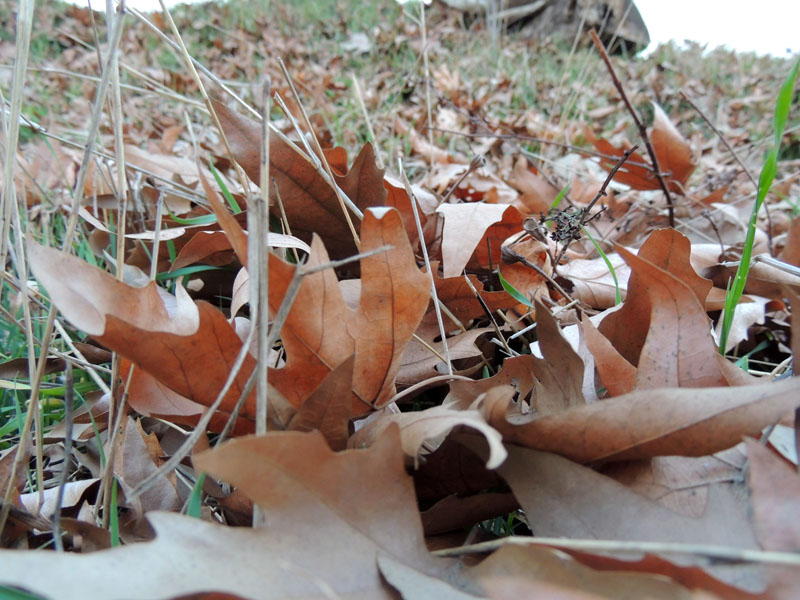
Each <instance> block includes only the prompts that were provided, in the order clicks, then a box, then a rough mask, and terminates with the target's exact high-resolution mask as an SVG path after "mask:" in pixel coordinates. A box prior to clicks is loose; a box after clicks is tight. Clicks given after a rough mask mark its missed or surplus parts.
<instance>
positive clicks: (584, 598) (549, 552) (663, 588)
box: [469, 544, 709, 600]
mask: <svg viewBox="0 0 800 600" xmlns="http://www.w3.org/2000/svg"><path fill="white" fill-rule="evenodd" d="M469 574H470V575H471V576H472V577H473V578H474V579H475V580H477V581H478V583H480V584H481V585H482V587H483V589H484V590H485V593H486V594H487V596H488V597H489V598H492V599H494V598H497V599H498V600H515V599H518V598H546V599H548V600H603V599H608V600H617V599H619V598H627V599H633V598H653V599H659V600H679V599H683V600H686V599H691V598H695V600H703V599H704V598H705V599H708V598H709V597H708V595H705V596H694V595H692V594H691V593H690V592H689V591H688V590H687V589H686V588H684V587H683V586H681V585H679V584H678V583H676V582H674V581H671V580H669V579H667V578H666V577H661V576H658V575H651V574H649V573H641V572H640V573H636V572H634V573H630V572H625V571H619V572H616V571H599V570H595V569H592V568H590V567H587V566H584V565H582V564H581V563H580V562H578V561H576V560H573V559H572V558H571V557H569V556H568V555H566V554H563V553H562V552H561V551H560V550H555V549H552V548H546V547H542V546H537V545H533V544H528V545H521V544H513V545H512V544H507V545H505V546H502V547H501V548H500V549H499V550H497V552H495V553H493V554H492V555H491V556H489V557H488V558H486V559H485V560H483V562H481V563H480V564H479V565H477V566H475V567H472V568H471V569H469Z"/></svg>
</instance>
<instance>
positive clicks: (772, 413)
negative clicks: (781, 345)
mask: <svg viewBox="0 0 800 600" xmlns="http://www.w3.org/2000/svg"><path fill="white" fill-rule="evenodd" d="M510 392H513V390H509V389H508V388H503V387H497V388H495V389H494V390H490V391H489V392H488V393H487V394H486V397H485V398H484V401H483V405H482V407H481V411H482V412H483V414H484V415H486V420H487V422H488V423H489V424H490V425H491V426H492V427H494V428H495V429H497V430H498V431H499V432H500V433H501V434H502V436H503V439H504V440H505V441H507V442H510V443H514V444H519V445H521V446H526V447H528V448H534V449H537V450H544V451H547V452H553V453H556V454H560V455H561V456H565V457H567V458H570V459H571V460H574V461H576V462H579V463H588V462H595V461H600V460H604V461H612V460H634V459H642V458H651V457H653V456H670V455H680V456H706V455H708V454H713V453H714V452H718V451H720V450H724V449H726V448H730V447H731V446H734V445H736V444H737V443H739V441H740V440H741V438H742V436H745V435H757V434H758V433H759V432H760V431H761V429H763V428H764V427H766V426H768V425H771V424H772V423H776V422H777V421H778V420H780V419H781V417H783V416H784V415H785V414H787V413H788V412H790V411H791V410H793V409H794V408H797V407H798V406H800V393H798V392H800V378H792V379H786V380H783V381H779V382H775V383H772V382H769V383H759V384H755V385H749V386H743V387H739V388H737V389H736V393H735V394H733V393H731V388H729V387H716V388H661V389H656V390H637V391H634V392H631V393H629V394H625V395H623V396H617V397H616V398H610V399H608V400H603V401H602V402H595V403H593V404H589V405H586V406H578V407H574V408H570V409H567V410H563V411H560V412H556V413H552V414H549V415H545V416H542V417H538V418H531V416H530V415H527V416H521V415H519V416H513V417H512V418H513V419H514V421H513V422H509V421H508V419H507V418H506V415H507V413H508V407H509V403H510V401H511V393H510Z"/></svg>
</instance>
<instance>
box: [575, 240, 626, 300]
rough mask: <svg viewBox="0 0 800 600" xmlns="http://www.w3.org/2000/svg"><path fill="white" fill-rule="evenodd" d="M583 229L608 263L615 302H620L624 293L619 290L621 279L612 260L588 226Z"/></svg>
mask: <svg viewBox="0 0 800 600" xmlns="http://www.w3.org/2000/svg"><path fill="white" fill-rule="evenodd" d="M581 231H583V233H584V235H585V236H586V237H587V238H589V241H590V242H592V245H593V246H594V248H595V250H597V253H598V254H599V255H600V256H601V257H602V258H603V262H605V263H606V267H608V272H609V273H611V279H613V280H614V304H615V305H617V304H619V303H620V302H622V294H620V291H619V281H618V280H617V272H616V271H615V270H614V265H612V264H611V260H610V259H609V258H608V256H607V255H606V253H605V252H603V249H602V248H601V247H600V244H598V243H597V242H596V241H595V239H594V238H593V237H592V234H591V233H589V232H588V231H587V229H586V227H584V226H582V225H581Z"/></svg>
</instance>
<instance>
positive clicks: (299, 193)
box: [213, 101, 386, 259]
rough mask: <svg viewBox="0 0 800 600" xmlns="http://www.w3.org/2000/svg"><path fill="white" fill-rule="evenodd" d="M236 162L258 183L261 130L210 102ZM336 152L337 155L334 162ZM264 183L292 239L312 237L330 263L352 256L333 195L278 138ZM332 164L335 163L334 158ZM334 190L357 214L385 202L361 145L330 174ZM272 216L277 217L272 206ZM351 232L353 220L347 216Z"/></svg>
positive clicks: (368, 152) (371, 158)
mask: <svg viewBox="0 0 800 600" xmlns="http://www.w3.org/2000/svg"><path fill="white" fill-rule="evenodd" d="M213 104H214V110H215V111H216V112H217V115H218V116H219V119H220V122H221V123H222V128H223V130H224V131H225V135H226V136H227V138H228V142H229V143H230V146H231V150H232V151H233V154H234V157H235V158H236V160H237V162H238V163H239V164H240V165H241V166H242V168H243V169H244V170H245V172H246V173H247V175H248V177H250V179H251V180H253V181H254V182H258V181H259V169H260V156H259V148H260V147H261V126H260V125H259V124H257V123H255V122H253V121H251V120H249V119H247V118H245V117H242V116H241V115H239V114H237V113H235V112H234V111H232V110H231V109H229V108H228V107H227V106H225V105H224V104H222V103H220V102H216V101H215V102H213ZM340 157H341V152H339V158H340ZM269 159H270V177H271V178H274V179H275V182H276V183H277V185H278V191H279V193H280V195H281V200H282V201H283V205H284V208H285V210H286V216H287V219H288V221H289V225H290V227H291V228H292V233H293V234H294V235H296V236H298V237H299V238H301V239H302V240H304V241H305V242H307V243H310V242H311V237H312V234H313V233H317V234H318V235H319V236H320V238H322V241H323V242H324V243H325V247H326V248H327V250H328V253H329V254H330V256H331V257H333V258H335V259H338V258H345V257H347V256H351V255H353V254H355V253H356V252H357V251H358V250H357V248H356V246H355V242H354V241H353V236H352V234H351V232H350V228H349V227H348V225H347V221H346V219H345V217H344V214H343V213H342V208H341V205H340V203H339V199H338V197H337V195H336V192H335V191H334V190H333V189H332V188H331V186H330V185H329V184H328V183H327V182H326V181H325V179H323V177H322V176H321V175H320V174H319V173H318V172H317V171H316V169H315V168H314V165H312V164H311V162H310V161H309V159H308V157H307V156H305V155H304V154H302V153H300V152H298V151H297V150H295V148H293V147H292V146H290V145H289V144H287V143H286V142H284V141H283V140H282V139H281V138H279V137H278V136H274V135H273V136H271V137H270V149H269ZM334 162H337V159H336V158H334ZM334 179H335V180H336V182H337V184H338V185H339V187H340V188H341V189H342V190H343V191H344V193H345V194H346V195H347V196H348V197H349V198H350V200H352V201H353V203H354V204H355V205H356V206H357V207H358V208H359V209H361V210H362V211H364V210H365V209H366V208H367V207H370V206H381V205H383V204H384V203H385V201H386V190H385V188H384V186H383V171H382V170H380V169H378V168H377V166H376V165H375V154H374V151H373V150H372V146H371V145H370V144H366V145H365V146H364V147H363V148H362V149H361V152H360V153H359V155H358V157H356V159H355V161H354V162H353V165H352V166H351V167H350V171H348V172H347V174H346V175H345V174H341V175H337V174H334ZM272 209H273V210H274V211H275V215H276V216H277V217H280V212H279V210H278V209H277V206H273V207H272ZM351 219H352V220H353V221H354V225H355V226H356V230H357V231H358V219H357V218H356V217H355V216H354V215H351Z"/></svg>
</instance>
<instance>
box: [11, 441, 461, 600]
mask: <svg viewBox="0 0 800 600" xmlns="http://www.w3.org/2000/svg"><path fill="white" fill-rule="evenodd" d="M254 457H259V460H253V458H254ZM195 461H196V465H197V467H198V468H199V469H202V470H204V471H206V472H209V473H211V474H212V475H214V476H217V477H222V478H223V479H225V480H226V481H228V482H230V483H232V484H234V485H236V486H237V487H238V488H239V489H241V490H243V491H245V492H246V493H247V494H248V495H249V496H250V497H252V498H253V499H254V500H255V502H256V503H258V504H259V506H260V507H261V508H262V511H263V513H264V515H265V518H266V522H267V526H266V527H263V528H260V529H251V528H245V527H225V526H222V525H219V524H215V523H208V522H205V521H202V520H200V519H195V518H191V517H186V516H182V515H177V514H173V513H164V512H154V513H151V514H150V515H149V520H150V522H151V524H152V525H153V528H154V529H155V531H156V539H155V540H154V541H152V542H144V543H137V544H130V545H127V546H123V547H121V548H115V549H111V550H107V551H101V552H94V553H91V554H86V555H76V554H69V553H59V554H54V553H40V552H30V551H11V550H1V551H0V583H2V584H4V585H13V586H16V587H20V588H22V589H27V590H30V591H31V592H33V593H36V594H40V595H44V596H49V597H56V598H63V599H65V600H71V599H79V598H86V593H87V590H91V593H92V595H93V596H95V597H98V598H106V599H108V600H114V599H117V598H119V599H122V598H125V599H128V600H130V599H136V598H141V599H144V598H172V597H177V596H188V595H190V594H199V593H203V592H211V591H214V590H224V591H225V593H226V594H229V595H236V596H241V597H243V598H264V599H269V598H330V597H331V594H335V595H336V596H339V597H344V598H363V599H366V598H392V597H394V595H393V594H392V593H391V591H390V589H389V588H388V587H387V585H386V583H385V582H384V581H383V580H382V578H381V574H380V572H379V570H378V566H377V563H376V561H377V558H378V556H379V555H382V556H387V557H390V558H392V559H393V560H395V561H397V562H399V563H401V564H403V565H405V566H407V567H409V568H411V569H415V570H418V571H420V572H421V573H424V574H426V575H428V576H431V577H436V578H440V579H444V580H449V581H450V582H454V581H458V575H457V574H456V573H455V571H454V568H455V566H456V565H455V564H454V563H453V562H452V561H448V560H444V559H437V558H434V557H432V556H431V555H430V554H428V552H427V551H426V549H425V543H424V539H423V535H422V527H421V524H420V518H419V513H418V512H417V507H416V499H415V497H414V489H413V487H412V485H411V479H410V478H409V477H408V475H406V473H405V469H404V467H403V455H402V451H401V450H400V442H399V437H398V434H397V432H396V431H394V432H387V435H385V436H384V437H383V439H382V440H381V441H380V442H379V443H377V444H376V445H375V446H373V447H371V448H369V449H367V450H353V451H348V452H344V453H340V454H334V453H333V452H332V451H331V450H330V449H329V448H328V447H327V445H326V443H325V441H324V439H323V438H322V436H321V435H320V434H318V433H298V432H284V433H274V434H269V435H267V436H261V437H248V438H239V439H237V440H234V441H232V442H229V443H228V444H226V445H224V446H222V447H220V448H217V449H215V450H211V451H208V452H205V453H202V454H200V455H198V456H197V457H196V458H195ZM353 490H358V491H359V493H353ZM221 557H224V560H222V559H221ZM44 572H46V573H47V577H42V576H41V574H42V573H44ZM109 573H113V574H114V577H109V576H108V574H109Z"/></svg>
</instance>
